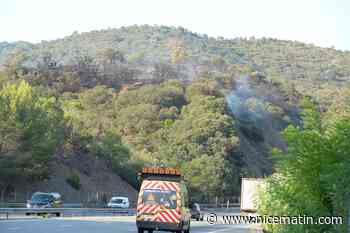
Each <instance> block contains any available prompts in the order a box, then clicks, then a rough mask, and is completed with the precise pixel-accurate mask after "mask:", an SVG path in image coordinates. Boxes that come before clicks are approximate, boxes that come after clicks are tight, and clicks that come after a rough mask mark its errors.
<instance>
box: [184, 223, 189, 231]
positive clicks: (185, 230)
mask: <svg viewBox="0 0 350 233" xmlns="http://www.w3.org/2000/svg"><path fill="white" fill-rule="evenodd" d="M190 228H191V226H190V224H188V228H187V229H186V230H184V233H190Z"/></svg>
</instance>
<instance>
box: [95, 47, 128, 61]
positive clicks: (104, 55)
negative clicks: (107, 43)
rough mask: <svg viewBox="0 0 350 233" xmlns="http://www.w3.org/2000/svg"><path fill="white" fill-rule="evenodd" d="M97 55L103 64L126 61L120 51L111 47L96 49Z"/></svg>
mask: <svg viewBox="0 0 350 233" xmlns="http://www.w3.org/2000/svg"><path fill="white" fill-rule="evenodd" d="M97 57H98V58H99V59H100V60H101V61H102V63H103V64H115V63H116V62H120V63H124V62H125V61H126V59H125V56H124V54H123V53H122V52H121V51H119V50H115V49H112V48H105V49H101V50H99V51H97Z"/></svg>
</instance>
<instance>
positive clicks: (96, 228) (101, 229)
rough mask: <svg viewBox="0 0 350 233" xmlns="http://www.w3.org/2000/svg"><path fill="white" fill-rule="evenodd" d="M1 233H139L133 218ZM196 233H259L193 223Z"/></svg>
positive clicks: (47, 221) (44, 222)
mask: <svg viewBox="0 0 350 233" xmlns="http://www.w3.org/2000/svg"><path fill="white" fill-rule="evenodd" d="M0 232H1V233H17V232H18V233H131V232H134V233H136V232H137V228H136V225H135V217H134V216H118V217H64V218H30V219H10V220H0ZM191 232H193V233H196V232H197V233H258V232H260V231H259V230H258V229H256V227H253V226H250V225H222V224H221V225H220V224H218V225H209V224H208V223H207V222H205V221H203V222H197V221H192V222H191Z"/></svg>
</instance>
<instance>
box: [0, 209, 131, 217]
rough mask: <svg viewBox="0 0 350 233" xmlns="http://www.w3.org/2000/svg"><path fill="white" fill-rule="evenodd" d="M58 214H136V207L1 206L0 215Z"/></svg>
mask: <svg viewBox="0 0 350 233" xmlns="http://www.w3.org/2000/svg"><path fill="white" fill-rule="evenodd" d="M49 214H53V215H56V216H114V215H115V216H120V215H135V214H136V210H135V209H113V208H101V209H94V208H0V216H1V215H3V216H4V217H5V218H6V219H9V217H10V216H11V215H16V216H22V215H49Z"/></svg>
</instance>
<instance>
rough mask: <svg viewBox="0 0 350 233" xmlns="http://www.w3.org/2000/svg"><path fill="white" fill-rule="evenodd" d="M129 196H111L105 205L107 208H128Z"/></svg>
mask: <svg viewBox="0 0 350 233" xmlns="http://www.w3.org/2000/svg"><path fill="white" fill-rule="evenodd" d="M129 206H130V203H129V198H127V197H112V198H111V200H109V202H108V204H107V207H108V208H123V209H127V208H129Z"/></svg>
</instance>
